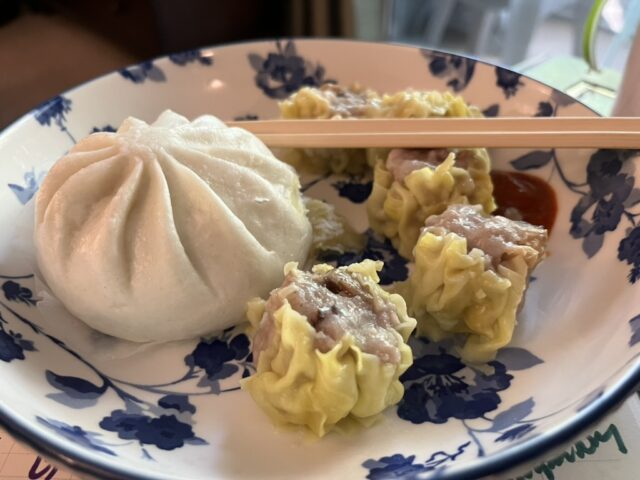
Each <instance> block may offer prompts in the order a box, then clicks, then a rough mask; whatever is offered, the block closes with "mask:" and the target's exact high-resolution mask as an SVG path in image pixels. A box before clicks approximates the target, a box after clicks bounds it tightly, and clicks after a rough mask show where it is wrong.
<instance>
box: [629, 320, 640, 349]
mask: <svg viewBox="0 0 640 480" xmlns="http://www.w3.org/2000/svg"><path fill="white" fill-rule="evenodd" d="M629 326H630V327H631V338H630V339H629V346H630V347H633V346H634V345H636V344H637V343H638V342H640V315H636V316H635V317H633V318H632V319H631V320H629Z"/></svg>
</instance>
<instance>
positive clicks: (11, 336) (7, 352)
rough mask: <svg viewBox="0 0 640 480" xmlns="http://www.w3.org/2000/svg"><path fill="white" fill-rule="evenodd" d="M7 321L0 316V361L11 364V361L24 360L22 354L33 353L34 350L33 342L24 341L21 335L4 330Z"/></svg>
mask: <svg viewBox="0 0 640 480" xmlns="http://www.w3.org/2000/svg"><path fill="white" fill-rule="evenodd" d="M6 323H7V321H6V320H5V319H4V318H3V317H2V315H1V314H0V360H2V361H3V362H7V363H8V362H11V361H13V360H24V359H25V356H24V352H25V351H27V352H34V351H35V350H36V348H35V347H34V346H33V342H32V341H30V340H26V339H25V338H23V337H22V334H20V333H17V332H13V331H11V330H9V331H7V330H5V328H4V326H3V324H6Z"/></svg>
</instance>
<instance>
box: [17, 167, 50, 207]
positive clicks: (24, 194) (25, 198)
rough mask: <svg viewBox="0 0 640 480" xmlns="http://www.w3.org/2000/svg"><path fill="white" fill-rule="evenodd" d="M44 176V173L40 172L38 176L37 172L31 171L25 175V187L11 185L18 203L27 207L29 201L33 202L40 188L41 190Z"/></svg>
mask: <svg viewBox="0 0 640 480" xmlns="http://www.w3.org/2000/svg"><path fill="white" fill-rule="evenodd" d="M44 176H45V173H44V172H40V173H39V174H38V175H36V173H35V171H34V170H33V169H31V170H30V171H28V172H25V174H24V183H25V186H24V187H23V186H22V185H16V184H14V183H10V184H9V185H8V186H9V188H10V189H11V191H12V192H13V193H14V195H15V196H16V197H17V198H18V201H19V202H20V203H21V204H22V205H26V204H27V203H28V202H29V200H31V199H32V198H33V196H34V195H35V194H36V192H37V191H38V188H40V183H42V180H43V179H44Z"/></svg>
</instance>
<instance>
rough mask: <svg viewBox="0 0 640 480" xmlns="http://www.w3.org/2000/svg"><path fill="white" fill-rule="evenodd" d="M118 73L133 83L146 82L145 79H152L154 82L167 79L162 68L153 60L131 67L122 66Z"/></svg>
mask: <svg viewBox="0 0 640 480" xmlns="http://www.w3.org/2000/svg"><path fill="white" fill-rule="evenodd" d="M118 73H119V74H120V75H122V77H123V78H126V79H127V80H131V81H132V82H133V83H144V82H145V80H151V81H152V82H164V81H166V80H167V77H166V76H165V74H164V72H163V71H162V69H160V68H159V67H158V66H156V65H155V64H154V63H153V61H151V60H147V61H146V62H142V63H139V64H138V65H133V66H131V67H127V68H122V69H120V70H118Z"/></svg>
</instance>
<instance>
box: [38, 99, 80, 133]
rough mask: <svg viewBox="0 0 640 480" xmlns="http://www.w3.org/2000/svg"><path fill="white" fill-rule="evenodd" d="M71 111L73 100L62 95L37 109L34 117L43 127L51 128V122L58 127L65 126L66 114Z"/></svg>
mask: <svg viewBox="0 0 640 480" xmlns="http://www.w3.org/2000/svg"><path fill="white" fill-rule="evenodd" d="M70 111H71V100H69V99H68V98H66V97H63V96H62V95H58V96H57V97H53V98H51V99H49V100H47V101H46V102H44V103H42V104H41V105H39V106H38V107H36V109H35V112H34V115H35V117H36V120H37V121H38V123H39V124H40V125H42V126H45V125H46V126H47V127H48V126H50V125H51V122H53V123H55V124H56V125H61V124H64V122H66V121H67V118H66V117H65V114H67V113H69V112H70Z"/></svg>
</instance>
